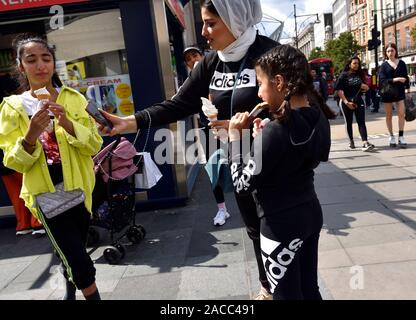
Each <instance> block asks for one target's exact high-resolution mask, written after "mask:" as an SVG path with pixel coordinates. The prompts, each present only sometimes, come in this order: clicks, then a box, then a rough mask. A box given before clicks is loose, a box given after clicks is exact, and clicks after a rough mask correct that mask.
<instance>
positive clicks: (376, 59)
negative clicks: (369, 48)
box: [374, 11, 378, 71]
mask: <svg viewBox="0 0 416 320" xmlns="http://www.w3.org/2000/svg"><path fill="white" fill-rule="evenodd" d="M374 30H375V31H376V32H375V34H377V31H378V28H377V13H376V11H374ZM374 40H377V39H374ZM374 57H375V62H376V71H378V46H375V48H374Z"/></svg>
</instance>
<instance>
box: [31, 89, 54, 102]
mask: <svg viewBox="0 0 416 320" xmlns="http://www.w3.org/2000/svg"><path fill="white" fill-rule="evenodd" d="M34 93H35V95H36V97H37V98H38V100H39V101H42V100H49V99H50V98H51V94H50V93H49V91H48V90H47V89H46V88H45V87H43V88H40V89H38V90H35V91H34Z"/></svg>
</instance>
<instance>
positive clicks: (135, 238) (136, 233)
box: [127, 226, 144, 243]
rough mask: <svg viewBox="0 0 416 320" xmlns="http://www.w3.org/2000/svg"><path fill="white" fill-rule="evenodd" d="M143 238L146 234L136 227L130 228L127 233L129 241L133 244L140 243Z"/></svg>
mask: <svg viewBox="0 0 416 320" xmlns="http://www.w3.org/2000/svg"><path fill="white" fill-rule="evenodd" d="M143 238H144V234H143V233H142V231H141V230H140V229H139V228H137V227H136V226H133V227H130V228H129V230H128V231H127V239H129V241H131V242H133V243H139V242H140V241H141V240H143Z"/></svg>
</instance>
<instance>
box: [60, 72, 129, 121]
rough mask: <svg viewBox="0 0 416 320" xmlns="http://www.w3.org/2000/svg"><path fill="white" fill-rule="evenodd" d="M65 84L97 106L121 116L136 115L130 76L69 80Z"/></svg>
mask: <svg viewBox="0 0 416 320" xmlns="http://www.w3.org/2000/svg"><path fill="white" fill-rule="evenodd" d="M65 84H66V85H67V86H69V87H71V88H74V89H76V90H78V91H79V92H81V93H82V94H83V95H85V97H86V98H87V99H91V100H95V102H96V103H97V105H98V106H99V107H100V108H101V109H103V110H105V111H107V112H110V113H113V114H117V115H119V116H122V117H124V116H130V115H132V114H134V103H133V95H132V90H131V85H130V77H129V75H128V74H122V75H116V76H108V77H98V78H86V79H82V80H74V81H71V80H68V81H65Z"/></svg>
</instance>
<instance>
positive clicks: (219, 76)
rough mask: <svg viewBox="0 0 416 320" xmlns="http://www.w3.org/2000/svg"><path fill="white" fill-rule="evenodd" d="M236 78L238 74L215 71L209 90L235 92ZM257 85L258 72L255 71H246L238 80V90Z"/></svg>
mask: <svg viewBox="0 0 416 320" xmlns="http://www.w3.org/2000/svg"><path fill="white" fill-rule="evenodd" d="M236 77H237V72H236V73H221V72H218V71H215V73H214V76H213V77H212V79H211V84H210V86H209V88H210V89H213V90H217V91H228V90H233V88H234V83H235V79H236ZM256 85H257V82H256V71H255V70H253V69H244V70H243V71H242V72H241V74H240V77H239V78H238V80H237V86H236V88H248V87H256Z"/></svg>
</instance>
